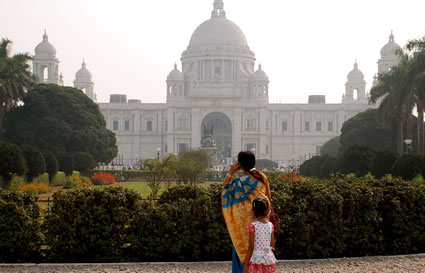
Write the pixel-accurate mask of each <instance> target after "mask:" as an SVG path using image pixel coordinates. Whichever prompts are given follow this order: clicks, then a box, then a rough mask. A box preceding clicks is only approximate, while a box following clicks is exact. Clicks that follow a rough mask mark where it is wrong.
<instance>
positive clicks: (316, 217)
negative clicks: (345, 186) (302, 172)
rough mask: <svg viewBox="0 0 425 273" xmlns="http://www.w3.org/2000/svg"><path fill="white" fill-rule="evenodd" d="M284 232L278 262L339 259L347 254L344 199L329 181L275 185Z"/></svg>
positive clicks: (276, 205) (279, 235) (280, 235)
mask: <svg viewBox="0 0 425 273" xmlns="http://www.w3.org/2000/svg"><path fill="white" fill-rule="evenodd" d="M271 190H272V197H273V207H274V209H275V212H276V213H277V214H278V215H279V218H280V227H281V229H280V230H279V231H278V232H277V233H275V237H276V249H277V252H276V254H277V256H278V258H282V257H285V258H286V259H288V258H289V259H292V258H318V257H332V256H339V255H341V254H342V253H343V251H344V232H343V231H344V226H343V220H342V219H343V218H342V215H343V199H342V197H341V196H340V195H339V194H338V193H337V191H336V187H335V186H334V185H332V184H331V183H329V182H327V181H321V180H318V179H315V178H306V179H303V180H299V181H285V182H281V183H271Z"/></svg>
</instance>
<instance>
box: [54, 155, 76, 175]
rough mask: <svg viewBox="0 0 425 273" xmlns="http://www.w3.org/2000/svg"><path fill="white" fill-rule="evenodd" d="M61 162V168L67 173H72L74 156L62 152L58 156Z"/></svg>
mask: <svg viewBox="0 0 425 273" xmlns="http://www.w3.org/2000/svg"><path fill="white" fill-rule="evenodd" d="M57 159H58V162H59V170H60V171H63V172H64V173H65V175H72V171H73V170H74V158H73V157H72V156H71V155H70V154H67V153H62V154H59V155H58V156H57Z"/></svg>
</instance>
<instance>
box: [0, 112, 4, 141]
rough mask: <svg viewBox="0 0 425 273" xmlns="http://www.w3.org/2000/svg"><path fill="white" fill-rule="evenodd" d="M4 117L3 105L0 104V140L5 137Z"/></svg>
mask: <svg viewBox="0 0 425 273" xmlns="http://www.w3.org/2000/svg"><path fill="white" fill-rule="evenodd" d="M3 118H4V112H3V106H2V105H1V104H0V140H1V139H2V138H3Z"/></svg>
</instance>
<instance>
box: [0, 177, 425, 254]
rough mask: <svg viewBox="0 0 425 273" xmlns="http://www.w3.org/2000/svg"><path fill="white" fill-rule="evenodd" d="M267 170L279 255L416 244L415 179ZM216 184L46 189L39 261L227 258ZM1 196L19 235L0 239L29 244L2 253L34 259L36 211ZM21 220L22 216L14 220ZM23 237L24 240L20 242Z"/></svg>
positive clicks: (422, 192) (417, 248)
mask: <svg viewBox="0 0 425 273" xmlns="http://www.w3.org/2000/svg"><path fill="white" fill-rule="evenodd" d="M269 178H270V181H271V191H272V196H273V207H274V209H275V211H276V212H277V214H278V215H279V217H280V224H281V229H280V230H279V231H278V232H277V233H276V234H275V237H276V252H275V253H276V256H277V258H278V259H304V258H329V257H342V256H347V257H348V256H365V255H367V256H369V255H392V254H409V253H422V252H424V251H425V215H424V214H423V211H424V210H425V181H424V180H420V179H415V180H412V181H404V180H402V179H401V178H392V177H391V176H384V177H383V178H381V179H375V178H373V177H372V176H370V175H369V176H365V177H363V178H357V177H356V176H355V175H348V176H342V175H334V176H332V177H331V178H330V179H328V180H320V179H318V178H309V177H299V176H293V175H292V174H291V175H287V176H283V177H278V176H275V175H270V177H269ZM220 192H221V186H220V185H211V186H210V187H209V188H208V189H204V188H200V187H196V186H189V185H180V186H176V187H172V188H169V189H168V190H167V191H166V192H164V193H163V194H162V195H161V196H160V198H159V199H158V200H156V201H155V200H150V199H148V200H143V199H142V198H141V196H140V195H139V194H137V193H136V192H134V191H132V190H127V189H123V188H121V187H104V188H80V189H74V190H70V191H59V192H57V193H55V194H54V196H53V198H54V200H53V203H54V205H53V207H52V210H51V212H50V214H48V215H47V216H46V217H45V222H44V225H43V229H42V230H43V232H44V235H43V236H45V238H46V240H45V243H46V244H47V245H48V248H47V250H46V251H45V254H46V255H47V256H46V261H50V262H112V261H113V262H119V261H152V262H153V261H198V260H229V259H230V257H231V242H230V238H229V236H228V233H227V230H226V225H225V223H224V220H223V217H222V214H221V199H220ZM27 198H28V197H27ZM9 199H10V198H9ZM0 200H1V202H3V203H1V202H0V203H1V204H0V209H2V208H3V209H4V214H1V216H0V226H2V227H3V226H6V227H9V226H10V229H9V232H12V231H11V230H13V229H17V226H16V225H15V222H16V223H19V225H22V226H23V227H24V230H26V231H22V234H21V236H24V235H25V236H26V237H25V236H24V239H22V240H17V238H16V235H13V236H15V237H13V236H12V237H11V240H9V236H3V237H2V238H3V239H4V240H3V241H2V242H1V243H0V247H5V246H8V247H10V246H11V245H14V244H17V243H16V242H19V248H15V249H14V250H12V251H15V252H17V253H18V252H19V251H23V252H25V253H27V251H29V249H32V250H33V252H31V255H29V254H25V253H24V254H25V255H24V254H22V253H23V252H22V253H21V254H16V255H15V254H14V255H9V256H7V257H6V256H5V254H3V253H6V254H8V253H9V252H10V250H6V252H4V251H3V250H2V249H0V250H1V252H0V256H1V255H2V254H3V256H1V257H2V259H3V261H6V262H8V261H16V260H18V258H16V259H15V258H13V257H22V258H19V261H27V262H30V261H33V262H34V261H35V260H36V259H37V253H36V252H37V251H36V250H37V249H38V250H39V248H37V247H39V244H38V243H37V242H38V241H39V238H40V234H39V232H38V221H35V220H34V219H36V218H37V217H38V214H37V213H38V211H37V213H36V214H33V215H32V217H35V218H31V217H27V216H25V217H21V216H19V217H21V218H19V217H18V215H22V213H27V214H24V215H28V212H26V211H29V212H32V210H25V209H23V210H22V209H17V210H11V209H10V208H9V206H10V207H14V206H15V204H16V207H20V206H21V205H19V204H18V203H14V205H13V206H12V205H10V204H9V205H8V206H5V205H4V203H5V201H3V200H4V198H3V199H1V198H0ZM7 202H10V201H6V203H7ZM35 207H36V206H35V204H34V210H35ZM24 208H25V206H24ZM29 208H32V207H31V206H29ZM37 209H38V208H37ZM24 211H25V212H24ZM3 215H6V216H7V217H3ZM14 215H16V216H14ZM8 217H18V218H16V219H18V220H19V221H21V222H19V221H18V220H16V219H15V218H13V219H14V220H13V221H14V222H11V221H10V220H8ZM15 220H16V221H15ZM2 221H3V222H2ZM26 221H28V223H30V224H31V225H30V224H28V223H27V225H23V224H21V223H22V222H25V223H26ZM4 223H6V224H4ZM3 230H4V229H0V232H3ZM6 230H7V229H6ZM20 230H21V229H20ZM28 234H29V235H28ZM18 235H19V233H18ZM27 235H28V236H27ZM25 240H27V242H26V243H25ZM30 243H31V244H32V245H31V246H32V248H26V247H22V245H21V244H27V245H28V244H30ZM4 249H6V248H4ZM8 251H9V252H8ZM34 251H35V252H34Z"/></svg>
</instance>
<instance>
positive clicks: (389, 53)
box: [378, 31, 401, 74]
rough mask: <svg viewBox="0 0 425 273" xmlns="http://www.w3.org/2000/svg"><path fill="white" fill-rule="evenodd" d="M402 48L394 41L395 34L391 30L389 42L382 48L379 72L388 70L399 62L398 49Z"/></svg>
mask: <svg viewBox="0 0 425 273" xmlns="http://www.w3.org/2000/svg"><path fill="white" fill-rule="evenodd" d="M400 49H401V47H400V46H399V45H398V44H397V43H396V42H394V35H393V32H392V31H391V35H390V37H389V41H388V43H387V44H386V45H384V47H383V48H382V49H381V59H379V60H378V73H379V74H382V73H385V72H387V71H388V70H390V69H391V67H393V66H395V65H397V64H398V61H399V56H398V55H397V51H398V50H400Z"/></svg>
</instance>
